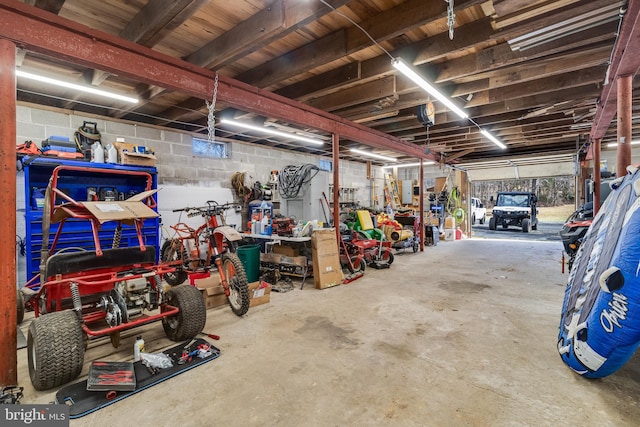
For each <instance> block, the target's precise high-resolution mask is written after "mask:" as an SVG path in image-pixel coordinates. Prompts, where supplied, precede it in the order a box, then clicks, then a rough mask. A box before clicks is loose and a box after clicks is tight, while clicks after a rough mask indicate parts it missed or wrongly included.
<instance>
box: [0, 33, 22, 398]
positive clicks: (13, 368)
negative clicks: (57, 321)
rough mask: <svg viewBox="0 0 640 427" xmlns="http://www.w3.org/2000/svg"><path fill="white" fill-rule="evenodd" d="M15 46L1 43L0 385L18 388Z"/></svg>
mask: <svg viewBox="0 0 640 427" xmlns="http://www.w3.org/2000/svg"><path fill="white" fill-rule="evenodd" d="M15 69H16V45H15V44H14V43H13V42H11V41H9V40H5V39H0V99H1V100H2V103H0V188H2V189H3V191H0V208H1V209H2V221H0V318H1V319H2V322H0V323H1V324H2V325H3V327H2V328H1V329H2V330H1V331H0V348H1V349H3V351H2V357H0V385H1V386H11V385H17V384H18V355H17V352H16V351H17V350H16V348H17V328H16V325H17V316H18V314H17V310H16V240H15V238H16V211H15V209H14V207H15V206H16V192H15V188H16V170H15V168H16V72H15Z"/></svg>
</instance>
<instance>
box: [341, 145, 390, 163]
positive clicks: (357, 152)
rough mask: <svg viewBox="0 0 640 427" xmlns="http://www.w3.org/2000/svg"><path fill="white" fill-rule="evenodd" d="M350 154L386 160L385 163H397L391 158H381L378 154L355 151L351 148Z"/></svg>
mask: <svg viewBox="0 0 640 427" xmlns="http://www.w3.org/2000/svg"><path fill="white" fill-rule="evenodd" d="M351 152H352V153H356V154H360V155H362V156H369V157H373V158H374V159H380V160H386V161H387V162H397V161H398V159H395V158H393V157H387V156H381V155H380V154H376V153H372V152H370V151H362V150H358V149H355V148H352V149H351Z"/></svg>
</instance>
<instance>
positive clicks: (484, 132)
mask: <svg viewBox="0 0 640 427" xmlns="http://www.w3.org/2000/svg"><path fill="white" fill-rule="evenodd" d="M480 133H481V134H483V135H484V136H485V137H487V139H488V140H489V141H491V142H493V143H494V144H496V145H497V146H498V147H500V148H502V149H503V150H504V149H505V148H507V146H506V145H504V144H503V143H502V142H500V141H499V140H498V138H496V137H495V136H493V135H491V133H489V131H487V130H485V129H480Z"/></svg>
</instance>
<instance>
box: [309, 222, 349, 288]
mask: <svg viewBox="0 0 640 427" xmlns="http://www.w3.org/2000/svg"><path fill="white" fill-rule="evenodd" d="M311 250H312V256H313V282H314V285H315V287H316V289H325V288H329V287H332V286H337V285H340V284H342V282H343V280H344V274H343V273H342V266H341V265H340V252H339V249H338V240H337V238H336V231H335V229H333V228H323V229H319V230H314V231H313V233H312V234H311Z"/></svg>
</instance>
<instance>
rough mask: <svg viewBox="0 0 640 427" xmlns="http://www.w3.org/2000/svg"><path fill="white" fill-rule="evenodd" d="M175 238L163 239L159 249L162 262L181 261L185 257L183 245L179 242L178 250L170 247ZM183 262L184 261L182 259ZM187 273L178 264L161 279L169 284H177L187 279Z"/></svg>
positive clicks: (172, 262)
mask: <svg viewBox="0 0 640 427" xmlns="http://www.w3.org/2000/svg"><path fill="white" fill-rule="evenodd" d="M174 241H175V240H172V239H169V240H165V242H164V243H163V244H162V249H161V250H160V260H161V261H162V263H163V264H172V265H173V264H174V263H176V261H183V260H186V259H187V256H186V255H187V254H186V252H185V250H184V246H182V244H180V246H179V247H180V249H179V250H173V249H171V245H172V244H173V243H174ZM183 262H184V261H183ZM187 277H188V274H187V272H186V271H184V270H183V269H182V266H178V267H177V268H176V270H175V271H174V272H172V273H165V274H164V276H163V279H164V280H165V282H167V283H168V284H169V285H171V286H177V285H180V284H182V283H184V281H185V280H187Z"/></svg>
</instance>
